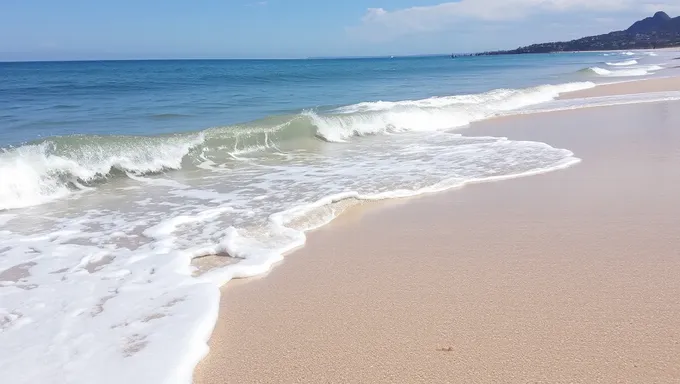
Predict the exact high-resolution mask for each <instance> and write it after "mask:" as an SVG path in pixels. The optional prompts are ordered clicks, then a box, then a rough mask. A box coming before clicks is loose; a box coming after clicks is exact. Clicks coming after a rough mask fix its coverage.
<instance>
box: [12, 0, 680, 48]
mask: <svg viewBox="0 0 680 384" xmlns="http://www.w3.org/2000/svg"><path fill="white" fill-rule="evenodd" d="M658 10H664V11H666V12H667V13H669V14H670V15H671V16H678V15H680V0H457V1H451V2H446V1H442V0H438V1H436V0H336V1H330V0H325V1H324V0H194V1H189V0H164V1H161V0H157V1H153V0H117V1H109V0H0V60H82V59H149V58H302V57H318V56H383V55H395V56H396V55H415V54H433V53H454V52H455V53H464V52H478V51H484V50H495V49H511V48H516V47H518V46H520V45H528V44H532V43H539V42H546V41H556V40H570V39H574V38H578V37H582V36H587V35H593V34H600V33H606V32H609V31H612V30H620V29H625V28H627V27H628V26H629V25H630V24H632V23H633V22H634V21H636V20H638V19H641V18H643V17H646V16H651V15H652V14H653V13H654V12H656V11H658Z"/></svg>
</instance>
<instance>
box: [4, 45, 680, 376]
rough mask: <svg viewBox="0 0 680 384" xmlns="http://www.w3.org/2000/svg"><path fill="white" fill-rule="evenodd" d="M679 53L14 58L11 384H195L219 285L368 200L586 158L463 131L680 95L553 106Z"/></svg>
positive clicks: (7, 324)
mask: <svg viewBox="0 0 680 384" xmlns="http://www.w3.org/2000/svg"><path fill="white" fill-rule="evenodd" d="M670 62H671V61H670V57H669V56H667V55H664V54H662V53H659V54H658V56H654V55H651V54H648V53H645V52H635V53H633V52H630V53H609V54H606V55H605V54H603V53H578V54H556V55H526V56H497V57H469V58H459V59H451V58H448V57H423V58H417V57H415V58H395V59H352V60H349V59H347V60H342V59H339V60H281V61H249V60H242V61H120V62H114V61H111V62H68V63H47V62H45V63H0V345H1V346H2V348H0V372H2V377H3V379H4V380H5V381H6V382H8V383H10V382H11V383H47V382H68V383H83V384H85V383H100V384H105V383H112V384H114V383H115V384H120V383H132V384H137V383H139V384H142V383H144V384H148V383H157V382H162V383H178V384H179V383H181V384H188V383H190V382H191V374H192V371H193V368H194V366H195V364H196V363H197V362H198V361H199V360H200V359H201V358H202V357H203V355H204V354H205V353H206V351H207V347H206V341H207V339H208V337H209V335H210V332H211V330H212V327H213V325H214V323H215V321H216V318H217V310H218V302H219V294H220V293H219V287H220V286H221V285H222V284H224V283H226V282H227V281H229V280H231V279H233V278H241V277H249V276H254V275H258V274H263V273H265V272H267V271H268V270H269V269H270V268H271V267H272V266H273V265H274V264H275V263H276V262H279V261H281V260H282V259H283V257H284V255H285V254H286V253H287V252H290V251H291V250H293V249H295V248H297V247H300V246H303V245H304V243H305V239H306V233H307V232H308V231H309V230H312V229H315V228H318V227H320V226H322V225H324V224H326V223H328V222H330V221H331V220H333V219H334V218H335V217H337V216H338V215H339V214H340V213H342V212H343V211H344V210H345V209H347V208H348V207H351V206H353V205H356V204H361V203H363V202H365V201H371V200H379V199H389V198H402V197H409V196H415V195H419V194H426V193H433V192H438V191H444V190H447V189H451V188H457V187H462V186H464V185H466V184H469V183H477V182H496V181H498V182H502V180H505V179H509V178H515V177H525V176H530V175H535V174H538V173H544V172H551V171H557V170H559V169H563V168H566V167H569V166H572V165H574V164H576V163H578V162H579V159H578V158H577V156H578V154H574V153H572V152H571V151H569V149H568V148H554V147H552V146H551V145H550V143H541V142H531V141H513V140H508V139H505V138H499V137H476V136H473V135H468V134H467V133H466V130H465V128H466V127H468V126H469V125H470V124H472V123H474V122H476V121H480V120H484V119H488V118H492V117H498V116H507V115H514V114H520V113H534V112H536V111H537V110H542V111H547V110H555V109H568V108H578V107H584V106H592V105H607V104H611V103H622V102H639V101H640V100H643V99H644V100H646V101H649V100H655V98H656V99H659V98H668V97H675V98H680V95H677V92H676V94H670V95H669V94H664V95H651V96H644V97H643V96H636V97H637V98H632V99H631V98H627V99H622V98H604V99H597V100H574V101H567V102H564V101H555V99H556V98H558V96H559V95H560V94H563V93H565V92H571V91H576V90H582V89H587V88H592V87H595V86H596V84H597V83H601V82H611V81H622V80H630V79H637V78H645V77H650V76H662V75H663V74H664V73H669V72H668V71H671V69H666V68H665V67H670V66H671V65H670V64H669V63H670ZM549 128H550V127H546V129H549ZM578 128H579V127H575V128H574V129H578ZM401 256H408V257H413V255H395V257H401ZM417 257H421V258H423V260H425V261H426V259H427V254H423V255H417ZM28 373H30V374H28Z"/></svg>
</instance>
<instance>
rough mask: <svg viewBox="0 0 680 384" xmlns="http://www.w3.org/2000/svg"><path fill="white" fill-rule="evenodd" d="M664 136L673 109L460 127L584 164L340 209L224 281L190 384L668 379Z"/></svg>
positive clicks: (645, 86) (675, 219)
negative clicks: (293, 246)
mask: <svg viewBox="0 0 680 384" xmlns="http://www.w3.org/2000/svg"><path fill="white" fill-rule="evenodd" d="M666 90H680V80H678V79H673V80H668V79H658V80H650V81H644V82H635V83H625V84H617V85H610V86H602V87H598V88H595V89H593V90H588V91H584V92H580V93H575V94H573V95H571V96H573V97H590V96H598V95H606V94H615V93H635V92H651V91H666ZM678 127H680V102H663V103H653V104H639V105H626V106H618V107H604V108H590V109H583V110H575V111H566V112H558V113H545V114H536V115H525V116H517V117H513V118H507V119H494V120H490V121H486V122H482V123H476V124H474V125H473V126H472V127H471V128H469V129H467V130H465V131H464V132H463V133H464V134H466V135H492V136H504V137H508V138H510V139H513V140H535V141H542V142H546V143H548V144H550V145H552V146H556V147H559V148H567V149H569V150H571V151H573V152H574V153H575V155H576V156H577V157H579V158H581V159H582V162H581V163H579V164H577V165H575V166H573V167H570V168H568V169H566V170H561V171H556V172H551V173H548V174H544V175H539V176H532V177H526V178H519V179H513V180H508V181H501V182H493V183H484V184H476V185H469V186H466V187H465V188H462V189H459V190H453V191H449V192H446V193H441V194H436V195H430V196H424V197H421V198H414V199H407V200H399V201H388V202H383V203H371V204H364V205H362V206H359V207H355V208H352V209H350V210H349V211H348V212H347V213H345V214H343V215H342V216H341V217H340V218H338V219H336V220H335V221H334V222H333V223H331V224H330V225H328V226H325V227H323V228H322V229H320V230H317V231H314V232H312V233H310V234H309V236H308V242H307V245H306V246H305V247H304V248H302V249H300V250H299V251H296V252H294V253H293V254H290V255H288V256H287V257H286V259H285V261H284V262H282V263H280V265H278V266H277V267H275V268H274V269H273V270H272V271H271V272H270V273H269V274H268V275H267V276H264V277H262V278H257V279H249V280H240V281H235V282H232V283H229V284H227V285H226V286H225V287H223V289H222V299H221V310H220V311H221V312H220V318H219V322H218V324H217V325H216V328H215V331H214V334H213V336H212V339H211V342H210V348H211V350H210V354H209V355H208V356H207V357H206V359H205V360H204V361H203V362H202V363H201V364H199V366H198V367H197V369H196V371H195V383H197V384H217V383H674V382H680V325H679V324H680V300H679V299H678V298H679V297H680V278H678V276H680V232H679V231H680V204H678V196H680V171H678V164H680V130H678Z"/></svg>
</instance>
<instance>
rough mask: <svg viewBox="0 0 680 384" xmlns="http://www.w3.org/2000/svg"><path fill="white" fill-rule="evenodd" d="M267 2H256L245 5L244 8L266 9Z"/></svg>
mask: <svg viewBox="0 0 680 384" xmlns="http://www.w3.org/2000/svg"><path fill="white" fill-rule="evenodd" d="M268 4H269V1H256V2H254V3H247V4H246V7H266V6H267V5H268Z"/></svg>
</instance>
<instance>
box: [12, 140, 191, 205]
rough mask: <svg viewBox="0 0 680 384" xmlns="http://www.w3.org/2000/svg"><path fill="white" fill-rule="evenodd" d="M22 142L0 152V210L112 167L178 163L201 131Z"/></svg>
mask: <svg viewBox="0 0 680 384" xmlns="http://www.w3.org/2000/svg"><path fill="white" fill-rule="evenodd" d="M80 141H81V140H80V139H78V138H73V139H71V142H66V143H64V142H59V143H55V142H52V141H47V142H44V143H41V144H35V145H25V146H22V147H19V148H14V149H9V150H5V151H4V152H0V210H4V209H12V208H22V207H28V206H33V205H37V204H42V203H45V202H47V201H51V200H54V199H57V198H61V197H64V196H66V195H68V194H69V193H70V192H71V191H72V190H74V189H84V188H86V185H87V184H89V183H92V182H95V181H98V180H102V179H105V178H106V177H108V176H109V175H110V174H111V172H113V171H119V172H128V173H132V174H144V173H152V172H159V171H162V170H164V169H179V168H180V167H181V163H182V159H183V157H184V156H185V155H186V154H187V153H188V152H189V150H190V149H191V148H193V147H194V146H196V145H197V144H199V143H201V142H202V141H203V136H202V135H200V134H199V135H195V136H190V137H167V138H141V137H140V138H126V139H119V140H116V139H108V140H102V141H100V142H94V140H91V141H90V142H89V143H84V144H81V143H80Z"/></svg>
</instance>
